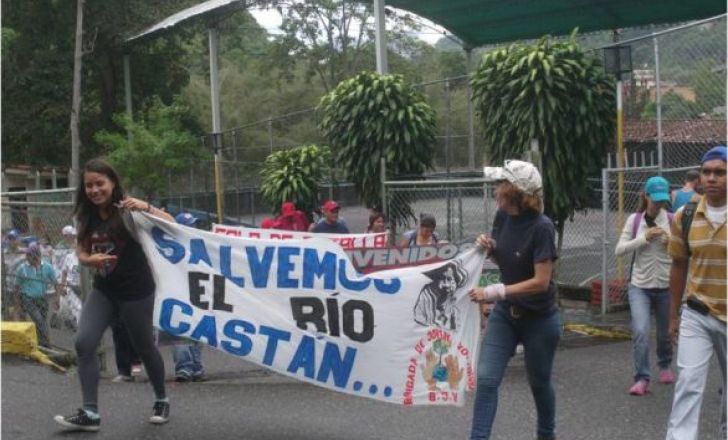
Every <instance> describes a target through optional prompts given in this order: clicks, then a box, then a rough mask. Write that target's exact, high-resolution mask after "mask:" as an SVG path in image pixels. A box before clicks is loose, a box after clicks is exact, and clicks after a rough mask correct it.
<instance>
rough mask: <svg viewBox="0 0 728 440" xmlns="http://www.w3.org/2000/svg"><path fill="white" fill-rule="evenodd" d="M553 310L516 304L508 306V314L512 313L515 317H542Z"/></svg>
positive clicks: (512, 316)
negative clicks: (536, 308)
mask: <svg viewBox="0 0 728 440" xmlns="http://www.w3.org/2000/svg"><path fill="white" fill-rule="evenodd" d="M551 312H552V310H548V311H546V312H540V311H535V310H529V309H527V308H525V307H521V306H518V305H515V304H511V305H509V306H508V314H509V315H511V318H513V319H522V318H540V317H542V316H547V315H548V314H549V313H551Z"/></svg>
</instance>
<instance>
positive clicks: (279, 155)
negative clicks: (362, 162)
mask: <svg viewBox="0 0 728 440" xmlns="http://www.w3.org/2000/svg"><path fill="white" fill-rule="evenodd" d="M330 157H331V152H330V151H329V148H328V147H318V146H316V145H308V146H302V147H297V148H293V149H290V150H280V151H276V152H275V153H273V154H271V155H270V156H268V158H267V159H266V160H265V164H264V166H263V169H262V170H261V172H260V174H261V176H262V177H263V181H262V183H261V193H262V195H263V198H264V199H265V200H266V202H268V204H270V205H271V206H274V207H276V209H277V207H279V206H281V204H282V203H283V202H286V201H291V202H293V203H295V204H296V207H297V208H299V209H302V210H304V212H312V211H313V209H314V208H315V207H316V206H318V205H319V203H318V185H319V182H320V181H321V180H322V179H323V177H324V174H325V173H326V171H327V170H328V165H327V164H328V163H329V161H330Z"/></svg>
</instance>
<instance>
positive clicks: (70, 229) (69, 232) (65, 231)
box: [61, 225, 76, 236]
mask: <svg viewBox="0 0 728 440" xmlns="http://www.w3.org/2000/svg"><path fill="white" fill-rule="evenodd" d="M61 234H63V235H74V236H75V235H76V228H74V227H73V226H71V225H66V226H64V227H63V229H61Z"/></svg>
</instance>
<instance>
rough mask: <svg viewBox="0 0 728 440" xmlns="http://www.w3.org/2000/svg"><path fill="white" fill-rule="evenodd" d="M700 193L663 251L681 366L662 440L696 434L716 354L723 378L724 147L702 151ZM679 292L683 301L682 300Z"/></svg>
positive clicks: (672, 328) (686, 208) (723, 431)
mask: <svg viewBox="0 0 728 440" xmlns="http://www.w3.org/2000/svg"><path fill="white" fill-rule="evenodd" d="M701 162H702V164H701V169H700V181H701V184H702V185H703V188H704V195H703V196H702V197H701V198H700V201H699V202H698V203H697V204H696V203H695V202H691V203H688V204H686V205H685V206H684V207H683V208H682V209H680V210H679V211H678V212H677V213H676V214H675V219H674V221H673V223H672V234H671V238H670V245H669V248H668V251H669V253H670V257H672V266H671V268H670V295H671V304H670V333H671V334H672V337H673V341H677V343H678V353H677V366H678V368H679V369H680V373H679V375H678V379H677V384H676V385H675V396H674V398H673V402H672V412H671V413H670V419H669V422H668V430H667V440H694V439H697V438H698V422H699V419H700V406H701V404H702V401H703V393H704V390H705V384H706V380H707V376H708V369H709V367H710V359H711V357H712V356H713V353H715V355H716V358H717V361H718V364H719V365H720V369H721V377H722V378H723V389H724V390H725V381H726V147H724V146H718V147H714V148H712V149H710V150H709V151H708V152H707V153H705V155H703V159H702V161H701ZM683 292H685V298H686V301H685V302H684V303H683ZM721 399H722V407H723V408H722V410H721V424H720V429H721V436H722V437H720V438H726V414H725V404H726V401H725V399H726V396H725V393H723V395H722V396H721Z"/></svg>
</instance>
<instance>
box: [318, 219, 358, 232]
mask: <svg viewBox="0 0 728 440" xmlns="http://www.w3.org/2000/svg"><path fill="white" fill-rule="evenodd" d="M311 232H324V233H326V234H348V233H349V228H347V227H346V225H345V224H343V223H342V222H340V221H337V222H336V223H334V224H333V225H332V224H331V223H329V222H327V221H322V222H319V223H316V226H314V227H313V229H312V230H311Z"/></svg>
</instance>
